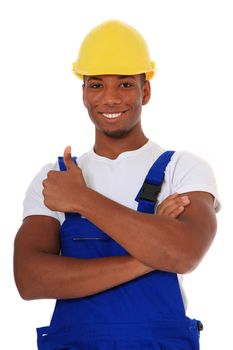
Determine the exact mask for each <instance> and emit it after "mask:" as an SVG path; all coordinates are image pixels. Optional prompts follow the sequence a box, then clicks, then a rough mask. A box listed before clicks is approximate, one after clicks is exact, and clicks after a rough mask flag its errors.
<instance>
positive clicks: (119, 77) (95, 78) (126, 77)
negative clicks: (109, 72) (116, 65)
mask: <svg viewBox="0 0 233 350" xmlns="http://www.w3.org/2000/svg"><path fill="white" fill-rule="evenodd" d="M117 77H118V79H119V80H120V79H129V78H132V79H134V80H136V78H135V76H134V75H119V76H117ZM89 80H99V81H102V80H103V79H101V78H99V77H98V76H94V75H92V76H88V78H87V81H89Z"/></svg>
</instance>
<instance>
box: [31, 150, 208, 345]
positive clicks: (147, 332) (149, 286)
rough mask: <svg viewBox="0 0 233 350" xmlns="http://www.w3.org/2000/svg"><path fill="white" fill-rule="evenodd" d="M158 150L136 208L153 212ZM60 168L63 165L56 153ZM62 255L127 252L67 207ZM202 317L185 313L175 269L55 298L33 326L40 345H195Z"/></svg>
mask: <svg viewBox="0 0 233 350" xmlns="http://www.w3.org/2000/svg"><path fill="white" fill-rule="evenodd" d="M173 153H174V152H172V151H167V152H165V153H163V154H162V155H161V156H160V157H159V158H158V159H157V160H156V161H155V163H154V164H153V165H152V167H151V169H150V170H149V172H148V174H147V176H146V179H145V181H144V184H143V186H142V188H141V189H140V191H139V193H138V195H137V197H136V199H135V200H136V201H137V202H138V208H137V210H138V211H140V212H145V213H154V207H155V202H156V197H157V195H158V193H159V192H160V189H161V185H162V182H163V179H164V172H165V168H166V165H167V163H168V162H169V161H170V158H171V156H172V155H173ZM59 164H60V170H62V171H64V170H66V168H65V165H64V163H63V159H62V158H61V157H59ZM61 255H63V256H71V257H77V258H88V259H91V258H97V257H108V256H120V255H128V253H127V251H126V250H125V249H124V248H122V247H121V246H120V245H119V244H118V243H117V242H115V241H114V240H113V239H112V238H111V237H109V236H108V235H107V234H106V233H105V232H103V231H101V230H100V229H99V228H98V227H96V226H95V225H94V224H92V223H91V222H90V221H88V220H87V219H86V218H83V217H82V216H81V215H79V214H76V213H75V214H74V213H66V214H65V221H64V223H63V225H62V226H61ZM200 326H201V323H200V322H199V321H196V320H190V319H189V318H187V317H186V315H185V310H184V305H183V301H182V296H181V292H180V287H179V283H178V279H177V275H176V274H175V273H170V272H163V271H158V270H157V271H153V272H150V273H148V274H146V275H144V276H141V277H139V278H137V279H134V280H132V281H129V282H127V283H124V284H122V285H120V286H117V287H113V288H111V289H109V290H106V291H104V292H100V293H97V294H95V295H92V296H88V297H82V298H77V299H68V300H57V302H56V306H55V310H54V313H53V317H52V320H51V324H50V326H49V327H42V328H38V329H37V335H38V349H39V350H161V349H162V350H198V349H199V331H200V329H201V328H200Z"/></svg>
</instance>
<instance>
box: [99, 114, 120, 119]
mask: <svg viewBox="0 0 233 350" xmlns="http://www.w3.org/2000/svg"><path fill="white" fill-rule="evenodd" d="M121 114H122V113H103V116H104V117H106V118H109V119H112V118H118V117H119V116H120V115H121Z"/></svg>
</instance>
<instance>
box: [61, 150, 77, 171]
mask: <svg viewBox="0 0 233 350" xmlns="http://www.w3.org/2000/svg"><path fill="white" fill-rule="evenodd" d="M63 158H64V163H65V166H66V168H67V170H70V169H72V168H76V167H77V166H76V164H75V162H74V161H73V159H72V157H71V146H67V147H66V148H65V150H64V154H63Z"/></svg>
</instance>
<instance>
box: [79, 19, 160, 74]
mask: <svg viewBox="0 0 233 350" xmlns="http://www.w3.org/2000/svg"><path fill="white" fill-rule="evenodd" d="M73 72H74V73H75V74H76V75H77V76H78V77H79V78H80V79H83V76H84V75H104V74H117V75H135V74H140V73H145V74H146V79H148V80H149V79H151V78H152V77H153V76H154V74H155V62H153V61H151V60H150V54H149V50H148V47H147V44H146V42H145V40H144V38H143V37H142V35H141V34H140V33H139V32H138V31H137V30H135V29H134V28H133V27H131V26H129V25H128V24H125V23H123V22H121V21H118V20H110V21H106V22H104V23H102V24H100V25H98V26H97V27H95V28H94V29H92V30H91V31H90V32H89V33H88V34H87V36H86V37H85V38H84V40H83V42H82V44H81V47H80V50H79V55H78V59H77V61H76V62H75V63H73Z"/></svg>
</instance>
